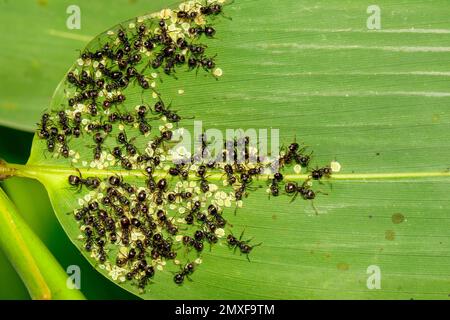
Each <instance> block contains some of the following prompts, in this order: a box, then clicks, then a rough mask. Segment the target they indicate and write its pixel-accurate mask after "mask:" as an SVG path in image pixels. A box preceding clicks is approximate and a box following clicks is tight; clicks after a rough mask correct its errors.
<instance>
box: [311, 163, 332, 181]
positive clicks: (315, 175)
mask: <svg viewBox="0 0 450 320" xmlns="http://www.w3.org/2000/svg"><path fill="white" fill-rule="evenodd" d="M331 173H332V170H331V167H329V166H326V167H323V168H316V169H313V170H312V171H311V178H312V179H313V180H320V179H322V178H323V177H325V178H330V177H331Z"/></svg>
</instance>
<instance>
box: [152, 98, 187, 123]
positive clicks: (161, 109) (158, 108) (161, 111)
mask: <svg viewBox="0 0 450 320" xmlns="http://www.w3.org/2000/svg"><path fill="white" fill-rule="evenodd" d="M153 112H154V113H156V114H158V115H161V116H165V117H166V118H167V120H168V121H169V122H173V123H178V122H179V121H180V120H181V117H180V116H179V115H178V114H177V113H176V112H173V111H171V110H169V109H168V108H166V107H165V105H164V102H163V101H162V100H160V101H158V102H156V103H155V107H154V111H153Z"/></svg>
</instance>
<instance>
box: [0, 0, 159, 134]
mask: <svg viewBox="0 0 450 320" xmlns="http://www.w3.org/2000/svg"><path fill="white" fill-rule="evenodd" d="M166 3H167V1H164V0H152V1H142V0H141V1H139V0H118V1H113V2H111V3H108V6H107V8H106V7H105V2H102V1H87V0H77V1H76V2H74V1H69V0H63V1H48V0H27V1H8V0H4V1H1V2H0V21H1V22H0V24H1V31H0V41H1V43H2V48H3V50H2V52H1V53H0V64H1V65H2V66H3V67H2V69H1V70H0V87H1V88H2V89H1V90H2V95H1V97H0V125H4V126H8V127H12V128H17V129H20V130H26V131H33V130H34V128H35V124H36V119H39V117H40V116H41V114H42V112H43V110H44V109H45V108H47V107H48V105H49V103H50V100H51V96H52V93H53V91H54V89H55V84H57V83H58V82H59V81H60V80H61V78H62V77H63V76H64V74H65V73H66V72H67V69H68V67H69V66H70V65H71V64H72V63H73V61H74V60H75V59H76V58H77V57H78V56H79V49H80V48H82V47H84V46H85V45H86V44H87V43H88V42H89V40H91V39H92V38H93V37H94V36H95V35H96V34H98V33H99V32H101V31H103V30H105V29H106V28H108V27H110V26H111V25H114V24H116V23H117V22H118V21H123V20H125V19H129V18H131V17H134V16H136V15H140V14H144V13H146V12H148V11H152V10H156V9H157V8H159V7H161V6H162V5H164V4H166ZM70 5H77V6H79V7H80V10H81V29H80V30H76V29H75V30H69V29H68V28H67V26H66V20H67V19H68V17H69V16H70V15H69V14H67V13H66V9H67V8H68V7H69V6H70Z"/></svg>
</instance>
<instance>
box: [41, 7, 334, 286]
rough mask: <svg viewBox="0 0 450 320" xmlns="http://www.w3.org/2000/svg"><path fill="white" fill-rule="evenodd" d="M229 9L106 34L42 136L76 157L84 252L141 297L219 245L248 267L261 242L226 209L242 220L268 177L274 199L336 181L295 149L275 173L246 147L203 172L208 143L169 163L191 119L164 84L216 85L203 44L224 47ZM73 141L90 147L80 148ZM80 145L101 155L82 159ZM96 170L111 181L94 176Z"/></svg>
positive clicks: (59, 152) (225, 152)
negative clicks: (160, 81) (165, 79)
mask: <svg viewBox="0 0 450 320" xmlns="http://www.w3.org/2000/svg"><path fill="white" fill-rule="evenodd" d="M223 2H224V1H221V0H213V1H211V0H210V1H208V2H207V3H203V2H202V1H200V0H196V1H190V2H188V3H184V4H182V5H180V7H179V10H168V9H166V10H163V11H161V12H160V13H158V14H154V15H150V16H148V17H145V18H139V19H137V21H136V22H135V23H130V24H129V26H128V28H124V27H123V26H120V27H119V28H118V29H117V30H116V31H110V32H108V33H107V36H106V42H105V43H102V44H99V47H97V49H95V50H86V51H84V52H83V53H82V54H81V56H80V58H79V59H78V63H77V66H76V67H75V69H74V70H72V71H70V72H69V73H68V75H67V81H66V98H67V106H66V107H65V109H64V110H53V111H51V112H49V113H45V114H44V115H43V116H42V119H41V122H40V124H39V128H38V130H37V135H38V137H39V138H40V139H41V140H43V144H44V143H45V145H43V148H45V150H47V152H50V153H52V154H53V155H54V157H55V158H57V157H59V156H62V157H63V158H70V159H71V163H72V165H73V166H75V167H76V170H77V173H76V174H72V175H70V176H69V177H68V184H69V187H70V188H73V189H74V191H75V190H76V191H77V192H78V193H83V194H84V196H83V197H81V198H79V199H78V204H79V207H78V208H76V209H75V210H73V212H71V214H73V216H74V218H75V220H76V221H77V222H78V224H79V229H80V235H79V240H80V241H81V242H83V247H84V250H86V251H87V252H89V253H90V255H91V257H92V258H93V259H95V260H96V261H97V262H98V263H99V264H100V265H101V268H102V269H105V270H106V271H107V273H108V275H109V276H110V277H111V278H112V279H113V280H115V281H120V282H126V281H128V282H130V283H132V284H133V285H135V286H136V287H138V288H139V289H140V290H141V291H143V290H145V288H146V287H147V285H148V284H149V283H151V282H152V281H153V279H154V277H155V275H156V274H157V272H158V271H161V270H164V268H165V266H166V265H167V263H168V262H173V264H175V265H176V266H178V267H177V268H178V271H173V281H174V283H175V284H177V285H182V284H183V282H184V280H185V279H189V280H190V277H191V276H192V275H193V274H194V272H195V271H196V269H197V267H198V266H199V265H200V264H201V263H202V259H201V253H202V252H203V251H204V250H205V247H209V249H211V248H212V247H213V246H214V245H216V244H218V243H219V242H223V243H225V244H226V245H227V246H228V247H229V248H230V250H233V251H234V252H235V251H238V252H240V254H242V255H245V256H246V257H247V259H248V260H249V261H250V259H249V254H250V253H251V252H252V250H253V249H254V248H255V247H256V246H259V245H260V243H258V244H254V243H252V241H251V239H243V233H242V234H241V235H240V237H235V236H234V235H233V234H232V233H231V228H232V227H233V226H232V225H231V224H230V223H229V221H228V219H227V218H226V217H225V209H226V208H231V207H233V206H234V207H235V211H234V212H235V214H236V210H237V209H238V208H239V207H241V206H242V201H243V199H244V198H246V197H247V196H248V195H249V192H251V191H253V190H256V185H257V184H258V181H260V179H262V177H263V176H270V179H269V180H268V182H267V183H268V185H269V189H268V192H269V193H270V195H271V196H274V197H276V196H280V195H282V194H285V195H288V196H291V197H292V201H293V200H294V199H295V198H296V197H297V196H298V195H300V196H301V198H303V199H305V200H313V199H314V198H315V196H316V194H317V193H318V192H319V191H313V189H312V181H314V180H322V179H327V178H330V177H331V174H332V171H333V170H332V169H331V167H330V166H326V167H322V168H317V169H312V168H310V162H311V159H312V153H309V154H308V153H307V152H306V148H301V147H300V145H299V144H298V143H296V142H294V143H292V144H290V145H289V146H288V148H287V149H286V150H282V151H281V152H280V156H279V157H278V159H276V161H275V162H268V161H265V159H262V158H259V157H257V156H255V153H254V150H253V149H254V148H252V147H251V146H250V139H249V138H248V137H243V138H236V139H234V140H231V141H225V143H224V146H223V149H222V151H221V152H220V154H219V155H218V157H217V158H216V159H215V160H208V161H205V160H204V159H205V155H209V156H210V154H209V149H208V144H207V142H206V140H207V139H206V135H202V137H201V148H200V149H199V150H197V151H198V152H197V153H195V154H194V155H192V156H189V157H187V158H185V159H181V160H180V159H179V160H177V161H172V164H171V165H168V164H167V163H168V162H167V161H168V160H169V159H170V156H171V154H170V152H169V150H168V149H169V148H168V146H170V144H171V143H173V140H172V138H173V131H172V128H173V127H174V125H175V126H177V125H178V123H179V122H180V121H181V120H182V119H183V118H182V117H181V116H180V115H179V114H178V113H177V112H176V111H174V110H172V109H171V108H170V106H169V105H167V104H166V103H165V102H164V101H163V100H162V98H161V95H160V94H159V93H158V92H157V91H156V89H155V87H156V81H155V79H157V78H158V77H160V76H161V75H165V76H170V77H175V76H176V73H177V72H178V71H179V70H182V68H183V66H185V69H186V70H187V71H192V70H196V71H198V70H200V69H202V70H204V71H206V72H207V73H209V74H212V75H215V74H219V73H218V72H215V71H216V70H218V68H216V62H215V57H210V56H208V55H207V53H206V52H207V49H208V46H207V45H206V44H205V43H202V42H201V40H202V39H205V38H212V37H214V36H215V34H216V30H215V28H214V26H213V22H214V21H215V19H216V18H218V16H223V9H224V7H223V6H224V3H223ZM220 74H221V73H220ZM133 87H135V88H139V89H140V90H144V91H145V90H150V91H151V92H152V96H153V98H155V99H156V102H155V103H154V104H153V105H152V106H150V105H148V104H144V103H142V104H141V105H138V106H135V107H134V106H130V105H129V103H128V100H127V98H126V95H127V88H129V89H131V88H133ZM155 122H157V123H155ZM155 128H158V129H159V130H158V131H157V132H156V133H155V131H156V130H155ZM130 133H131V134H134V136H131V135H130ZM151 134H153V135H152V136H150V135H151ZM75 139H79V140H80V141H82V143H81V144H80V143H76V144H75V143H72V142H74V141H75ZM139 142H144V143H145V144H144V145H145V147H142V145H140V143H139ZM80 145H84V146H85V147H86V146H88V147H89V146H90V147H91V148H92V153H90V154H85V153H84V152H81V150H78V151H79V152H78V151H77V150H76V148H77V147H78V148H79V147H80ZM70 146H72V148H73V149H71V148H70ZM80 153H82V154H80ZM219 156H220V157H219ZM207 158H208V159H210V158H211V157H207ZM224 158H226V159H228V161H223V159H224ZM274 163H276V164H277V166H274ZM293 164H296V165H299V166H301V167H302V168H306V170H308V172H309V175H308V178H307V179H306V181H304V182H303V183H302V184H300V185H299V184H298V183H297V182H293V181H286V179H285V178H284V177H283V174H282V171H283V170H284V169H285V168H287V167H289V166H291V165H293ZM89 168H96V169H99V170H102V169H105V170H103V171H102V172H103V173H102V174H101V175H99V176H87V173H88V172H89ZM107 168H108V169H111V170H106V169H107ZM274 169H275V171H274ZM82 171H83V172H87V173H86V174H85V175H86V176H85V177H83V175H82ZM98 172H100V171H98ZM274 172H275V173H274ZM212 176H216V177H217V176H219V177H221V178H222V180H223V186H218V185H216V184H214V183H212V181H213V179H211V177H212ZM222 187H223V188H222ZM222 189H226V190H227V191H223V190H222Z"/></svg>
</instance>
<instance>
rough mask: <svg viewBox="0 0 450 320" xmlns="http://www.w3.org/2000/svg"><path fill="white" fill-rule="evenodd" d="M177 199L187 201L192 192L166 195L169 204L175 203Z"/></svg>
mask: <svg viewBox="0 0 450 320" xmlns="http://www.w3.org/2000/svg"><path fill="white" fill-rule="evenodd" d="M177 198H179V199H182V200H188V199H190V198H192V192H189V191H186V192H177V193H174V192H172V193H169V194H168V195H167V200H168V201H169V202H171V203H173V202H175V201H176V200H177Z"/></svg>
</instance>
